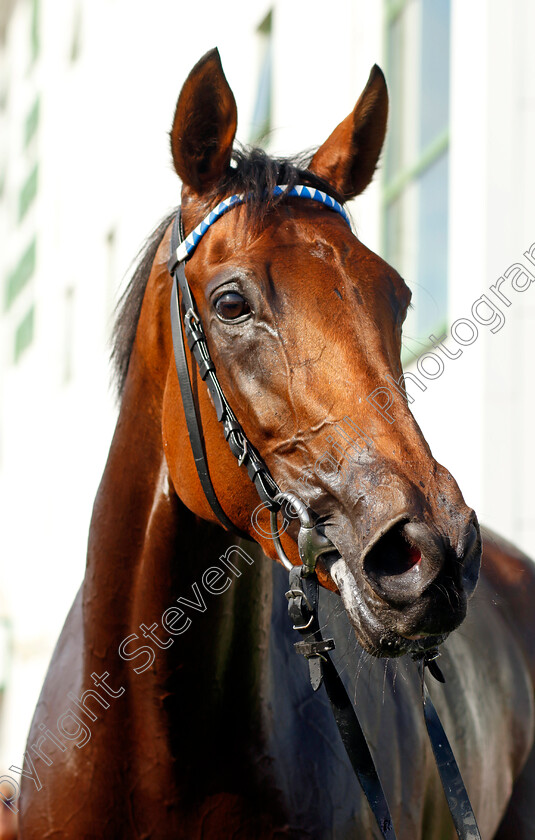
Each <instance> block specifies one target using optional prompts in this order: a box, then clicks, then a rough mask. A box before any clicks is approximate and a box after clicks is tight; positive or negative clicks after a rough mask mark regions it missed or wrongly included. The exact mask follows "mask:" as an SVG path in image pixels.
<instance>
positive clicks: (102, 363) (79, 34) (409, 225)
mask: <svg viewBox="0 0 535 840" xmlns="http://www.w3.org/2000/svg"><path fill="white" fill-rule="evenodd" d="M534 32H535V4H533V3H532V2H530V0H516V2H515V3H510V2H508V0H471V2H470V3H466V2H462V0H376V2H374V3H370V2H365V0H329V2H328V3H325V2H324V0H321V2H320V0H271V2H267V0H242V1H240V0H227V2H225V3H221V2H214V0H205V2H204V3H203V4H202V5H201V4H199V5H198V6H196V5H195V4H193V5H192V4H190V3H187V4H186V3H185V2H181V0H152V2H151V3H150V4H146V3H135V2H134V3H133V2H132V0H0V293H1V297H0V324H1V336H0V406H1V414H0V771H1V772H3V771H4V770H7V768H8V767H9V765H10V764H15V765H18V766H20V761H21V756H22V753H23V751H24V743H25V738H26V733H27V730H28V727H29V723H30V719H31V716H32V712H33V709H34V707H35V704H36V702H37V697H38V693H39V689H40V686H41V683H42V681H43V678H44V675H45V672H46V668H47V665H48V661H49V658H50V655H51V652H52V650H53V646H54V644H55V641H56V638H57V636H58V634H59V632H60V630H61V626H62V623H63V621H64V618H65V615H66V613H67V611H68V609H69V606H70V604H71V602H72V600H73V598H74V595H75V593H76V590H77V589H78V586H79V585H80V583H81V580H82V578H83V573H84V564H85V548H86V540H87V531H88V525H89V519H90V515H91V507H92V502H93V498H94V495H95V492H96V489H97V486H98V482H99V479H100V475H101V473H102V470H103V467H104V464H105V460H106V455H107V450H108V446H109V443H110V440H111V435H112V432H113V428H114V423H115V418H116V406H115V403H114V398H113V391H112V389H111V388H110V385H109V379H110V377H109V366H108V341H109V336H110V330H111V325H112V322H113V308H114V304H115V301H116V299H117V296H118V293H119V292H120V290H121V288H123V286H124V283H125V282H126V281H125V278H126V277H127V275H128V269H129V266H130V264H131V262H132V260H133V259H134V257H135V255H136V253H137V251H138V249H139V247H140V246H141V244H142V242H143V240H144V238H145V237H146V236H147V235H148V233H149V232H150V231H151V230H152V228H153V227H154V226H155V225H156V223H157V222H158V221H159V220H160V218H161V217H162V216H163V215H164V214H165V213H166V212H167V211H168V210H169V209H170V208H172V207H174V206H175V205H176V204H177V203H178V200H179V195H180V190H179V182H178V180H177V177H176V175H175V174H174V173H173V170H172V166H171V162H170V153H169V146H168V131H169V128H170V125H171V120H172V117H173V113H174V107H175V102H176V98H177V95H178V92H179V90H180V87H181V85H182V83H183V81H184V79H185V77H186V75H187V73H188V72H189V70H190V69H191V67H192V66H193V65H194V63H195V62H196V61H197V60H198V59H199V58H200V56H201V55H202V54H203V53H204V52H206V51H207V50H208V49H210V48H211V47H213V46H218V47H219V50H220V53H221V57H222V61H223V66H224V69H225V73H226V75H227V78H228V80H229V82H230V85H231V87H232V89H233V91H234V93H235V96H236V100H237V103H238V113H239V128H238V137H239V139H240V140H241V141H242V142H244V143H250V142H254V143H260V144H262V145H264V146H265V147H266V148H267V149H268V150H269V151H271V152H274V153H282V154H285V153H286V154H287V153H292V152H295V151H300V150H301V149H303V148H309V147H312V146H313V145H317V144H319V143H321V142H322V141H323V140H324V139H325V138H326V137H327V135H328V134H329V133H330V132H331V130H332V129H333V128H334V126H335V125H336V124H337V123H338V122H340V120H341V119H342V118H343V117H345V116H346V114H347V113H349V111H350V110H351V109H352V108H353V105H354V103H355V101H356V99H357V97H358V96H359V94H360V92H361V90H362V88H363V87H364V85H365V83H366V80H367V77H368V73H369V71H370V68H371V66H372V65H373V64H374V63H375V62H377V63H378V64H379V65H380V66H381V67H382V68H383V70H384V71H385V74H386V77H387V82H388V86H389V90H390V97H391V113H390V124H389V139H388V143H387V148H386V151H385V153H384V154H383V158H382V163H381V166H380V169H379V171H378V173H377V175H376V178H375V181H374V183H373V184H372V185H371V187H370V188H369V189H368V191H367V192H366V194H365V195H364V196H362V197H359V198H358V199H357V200H356V201H355V202H353V203H352V206H351V212H352V215H353V218H354V220H355V225H356V229H357V231H358V234H359V236H360V238H361V239H362V240H363V241H364V242H365V243H366V244H367V245H368V246H369V247H371V248H372V249H373V250H375V251H377V252H378V253H380V254H381V255H382V256H383V257H385V258H386V259H387V260H388V261H389V262H391V263H392V264H393V265H394V266H395V267H396V268H397V269H398V270H399V271H400V273H401V274H402V275H403V276H404V278H405V279H406V281H407V283H408V284H409V286H410V287H411V288H412V290H413V295H414V296H413V303H414V309H413V311H412V312H411V314H410V316H409V318H408V321H407V324H406V328H405V337H404V350H403V359H404V364H405V369H406V370H407V371H412V372H413V373H414V374H415V375H417V376H418V378H419V380H420V381H421V382H422V383H423V384H424V387H425V389H426V390H425V391H424V390H422V389H421V388H420V387H418V386H416V385H414V383H413V384H412V386H411V385H410V384H409V388H408V390H409V391H410V393H411V395H412V398H413V399H414V402H413V403H412V409H413V411H414V413H415V415H416V417H417V419H418V421H419V422H420V424H421V426H422V428H423V431H424V434H425V435H426V437H427V439H428V441H429V443H430V445H431V447H432V449H433V452H434V455H435V457H436V458H437V459H438V460H439V461H441V462H442V463H443V464H445V465H446V466H447V467H448V468H449V469H450V470H451V472H452V473H453V474H454V475H455V477H456V478H457V480H458V482H459V484H460V486H461V489H462V490H463V492H464V495H465V498H466V500H467V502H468V503H469V504H471V505H472V506H473V507H474V508H475V509H476V511H477V513H478V515H479V518H480V520H481V521H482V522H483V523H486V524H488V525H490V526H491V527H492V528H493V529H494V530H496V531H498V532H500V533H502V534H503V535H505V536H506V537H508V538H509V539H510V540H512V541H514V542H515V543H516V544H517V545H518V546H520V547H521V548H523V549H524V550H525V551H526V552H528V553H531V554H532V555H533V556H535V482H534V481H533V480H532V475H533V474H534V473H535V444H534V442H533V440H532V425H531V424H532V422H533V420H532V418H533V415H534V411H535V398H534V396H533V381H534V380H535V375H534V374H533V372H532V369H531V368H532V360H533V359H534V357H535V284H534V286H533V287H531V284H529V283H528V281H529V277H527V275H525V278H527V280H525V282H526V285H527V286H528V285H529V286H530V287H528V288H526V290H525V291H523V292H520V291H511V283H510V279H507V278H506V279H505V281H504V285H503V286H502V292H503V293H505V296H506V298H507V299H508V301H509V303H504V302H500V301H499V299H498V298H497V297H496V296H495V295H494V296H493V294H492V293H489V288H490V286H491V285H493V284H496V283H497V282H499V281H500V278H501V277H503V276H504V272H506V271H507V269H508V268H509V267H510V266H512V265H513V264H514V263H519V264H524V265H525V266H526V267H527V268H529V267H530V263H529V261H528V260H527V258H526V257H525V256H523V255H524V252H525V251H527V250H528V249H529V248H530V246H531V245H532V244H533V243H535V203H534V201H533V192H534V188H535V160H534V156H535V51H534V50H533V33H534ZM534 254H535V252H534ZM534 259H535V257H534ZM531 270H532V272H533V274H535V265H531ZM513 273H514V272H513ZM482 294H487V295H488V296H489V299H493V300H494V303H495V304H496V305H497V306H498V307H499V308H500V309H501V311H502V314H503V317H504V319H505V323H504V324H503V326H502V327H501V328H500V329H499V330H498V331H496V332H491V325H489V326H485V325H481V324H478V325H477V326H478V336H477V339H474V340H473V341H472V343H471V344H469V345H468V344H467V345H466V346H463V347H462V355H459V356H458V357H457V358H455V359H453V358H447V357H446V356H445V355H444V354H442V357H441V358H442V361H443V363H444V364H443V370H442V371H440V372H438V371H439V369H440V366H438V365H437V364H436V362H435V363H433V360H432V358H431V357H426V359H427V361H426V362H425V366H424V367H423V368H422V365H424V361H425V360H423V357H422V356H421V354H422V353H425V352H427V351H429V350H433V347H432V344H431V340H430V338H429V336H430V335H434V336H436V337H437V338H438V339H440V338H441V337H442V336H443V335H448V336H449V337H448V339H447V341H446V344H445V346H446V347H447V348H448V349H449V351H450V354H452V355H453V353H454V352H455V351H457V350H458V349H460V347H459V345H458V344H456V343H455V342H454V341H453V339H452V338H451V336H450V328H451V325H452V324H454V323H455V322H457V321H458V319H463V318H469V319H470V320H471V321H472V322H473V323H475V321H474V316H473V315H472V314H471V309H472V305H473V304H474V302H475V301H477V300H478V299H479V298H480V296H481V295H482ZM480 311H481V312H482V313H483V310H480ZM489 320H490V319H489ZM495 324H496V322H495ZM465 327H466V325H465ZM459 334H460V335H462V336H467V335H468V334H467V333H466V332H464V333H462V332H461V331H460V330H459ZM469 337H470V336H469V335H468V338H469ZM438 355H439V357H440V352H439V353H438ZM418 364H420V368H419V367H418ZM433 365H434V366H433ZM421 369H424V370H427V378H424V377H425V376H426V374H425V373H424V374H422V372H421ZM436 374H438V375H436ZM433 376H434V377H435V378H433Z"/></svg>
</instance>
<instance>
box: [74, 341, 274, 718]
mask: <svg viewBox="0 0 535 840" xmlns="http://www.w3.org/2000/svg"><path fill="white" fill-rule="evenodd" d="M140 357H141V354H139V353H138V352H137V351H136V350H134V355H133V357H132V359H131V372H129V376H128V379H127V384H126V388H125V392H124V395H123V399H122V403H121V411H120V416H119V419H118V423H117V428H116V431H115V435H114V438H113V441H112V445H111V449H110V453H109V457H108V461H107V465H106V468H105V472H104V475H103V478H102V482H101V485H100V488H99V491H98V495H97V498H96V501H95V506H94V511H93V517H92V522H91V528H90V536H89V551H88V562H87V570H86V576H85V580H84V585H83V605H84V610H83V612H84V644H85V649H84V683H85V684H86V685H90V684H91V682H90V679H89V678H90V675H91V673H92V672H93V671H94V670H95V667H97V666H98V667H100V668H101V670H104V668H103V667H102V666H103V660H104V667H105V669H106V670H108V671H109V672H110V674H111V675H112V678H113V677H115V679H117V680H119V679H120V680H121V684H123V685H125V684H126V683H128V685H129V686H130V688H129V689H128V691H129V695H130V698H131V699H132V698H136V697H137V698H140V697H141V696H143V700H142V703H143V704H145V703H147V702H148V701H149V700H150V698H151V697H152V698H154V696H155V693H160V696H162V695H161V692H164V693H165V695H166V696H167V697H170V698H171V700H170V702H169V703H168V704H167V707H166V708H167V709H168V713H169V714H170V715H171V716H172V714H171V712H172V711H173V712H174V713H175V716H176V718H177V719H180V720H183V719H184V713H186V714H187V715H188V719H189V720H191V721H192V723H193V722H194V721H195V718H196V717H199V715H200V714H201V713H202V715H203V716H206V714H207V713H208V712H210V711H212V712H215V711H219V712H221V713H223V714H227V713H228V709H227V705H228V704H229V702H230V701H229V699H228V698H229V697H230V696H232V714H234V715H240V714H241V715H242V716H243V717H242V719H243V720H246V719H247V718H248V717H249V719H250V718H251V715H253V716H255V715H256V712H255V709H256V705H255V698H257V697H258V696H260V694H262V691H261V685H260V683H261V682H262V681H263V680H264V678H265V673H266V668H265V665H266V662H267V644H268V629H269V622H270V615H271V588H272V570H271V561H268V560H267V559H266V558H265V557H264V556H263V555H262V553H261V551H260V550H259V549H258V547H257V546H255V545H254V544H252V543H246V542H244V543H243V545H241V546H240V549H241V554H238V553H234V554H233V553H229V552H228V549H229V547H231V546H232V545H238V541H237V539H236V537H233V536H232V535H229V534H227V533H226V532H224V531H223V529H222V528H220V527H219V526H215V525H211V524H209V523H206V522H203V521H202V520H200V519H199V518H198V517H196V516H194V515H193V514H192V513H191V512H190V511H189V510H188V509H187V508H186V507H185V505H184V504H183V503H182V502H181V501H180V499H179V498H178V497H177V495H176V493H175V492H174V489H173V487H172V486H171V483H170V480H169V473H168V468H167V463H166V459H165V455H164V451H163V444H162V433H161V396H162V395H161V394H159V393H156V392H155V385H154V380H153V378H152V377H151V376H150V375H149V373H148V372H146V371H144V365H143V361H142V359H141V358H140ZM184 445H189V444H188V443H187V442H185V443H184ZM225 553H227V558H228V561H230V562H229V563H228V564H227V565H226V566H225V565H224V564H222V563H221V562H220V560H219V558H221V557H222V556H224V555H225ZM247 558H249V559H247ZM209 567H218V568H220V569H221V571H222V572H223V575H222V576H221V577H220V578H219V581H218V587H221V586H222V585H223V583H226V582H229V583H228V588H227V590H226V591H225V592H224V594H219V595H217V594H214V593H213V590H211V589H210V586H208V587H207V586H206V583H205V582H206V580H207V579H206V578H204V577H203V574H204V572H205V571H206V569H207V568H209ZM212 577H213V576H212ZM179 598H182V599H187V601H188V602H189V603H188V604H186V603H185V601H184V600H182V601H180V602H179V603H178V604H177V599H179ZM170 607H175V608H176V607H180V608H181V609H182V610H183V612H184V614H185V617H184V618H183V621H182V624H185V623H186V617H187V618H188V619H190V623H189V625H188V628H187V630H186V631H185V632H184V633H183V634H181V635H178V636H176V637H172V636H171V635H170V634H169V632H166V630H165V629H164V627H163V626H162V616H163V614H164V612H165V610H167V609H168V608H170ZM155 622H156V623H157V625H158V628H157V630H155V632H156V634H157V636H158V638H159V639H160V640H161V641H162V643H166V642H168V641H169V640H170V639H171V640H172V643H171V644H170V645H169V646H168V647H166V648H164V649H162V648H159V647H158V646H157V644H156V643H154V642H152V641H150V640H146V639H144V638H143V633H142V631H141V629H140V625H142V624H143V625H145V627H151V625H153V624H154V623H155ZM132 634H136V636H137V637H138V639H139V641H137V642H132V643H131V646H130V647H129V648H127V650H132V649H133V648H139V647H141V646H142V645H147V644H149V645H150V646H151V647H152V648H153V650H154V651H155V659H154V662H153V663H152V665H151V666H150V668H147V670H146V671H145V672H143V673H141V674H136V673H135V672H134V668H135V667H139V666H140V665H143V663H144V662H145V661H146V659H147V657H143V656H140V657H138V658H137V659H136V660H132V661H125V660H124V659H123V658H121V656H120V655H119V653H118V651H119V646H120V644H121V642H122V641H123V640H124V639H126V638H127V637H128V636H131V635H132ZM238 685H243V686H244V690H243V694H240V698H241V700H240V701H238V703H236V687H237V686H238ZM245 687H246V688H245ZM229 688H230V689H232V688H233V691H230V692H229V690H228V689H229ZM173 698H176V699H177V702H178V698H181V699H180V709H179V711H180V714H179V715H176V711H177V709H176V708H173V707H174V700H173ZM186 707H187V709H186ZM256 711H258V710H256ZM214 719H215V718H214ZM258 722H259V721H258V720H257V721H255V723H258ZM251 725H253V721H252V720H251Z"/></svg>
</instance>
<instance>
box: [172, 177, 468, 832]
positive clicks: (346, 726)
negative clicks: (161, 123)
mask: <svg viewBox="0 0 535 840" xmlns="http://www.w3.org/2000/svg"><path fill="white" fill-rule="evenodd" d="M273 195H274V196H284V198H286V197H288V198H294V197H295V198H306V199H308V200H312V201H316V202H319V203H321V204H323V205H324V206H326V207H328V208H329V209H331V210H333V211H335V212H336V213H339V214H340V215H341V216H342V218H343V219H344V220H345V221H346V223H347V224H348V225H349V227H351V222H350V220H349V217H348V215H347V213H346V211H345V209H344V208H343V207H342V205H341V204H340V203H339V202H338V201H336V199H334V198H333V197H332V196H330V195H328V194H327V193H325V192H322V191H321V190H318V189H315V188H314V187H309V186H304V185H297V186H294V187H288V186H287V185H278V186H276V187H275V188H274V190H273ZM246 200H247V196H246V195H245V194H241V195H232V196H229V197H228V198H226V199H225V200H224V201H222V202H220V203H219V204H218V205H217V207H215V208H214V210H212V211H211V212H210V213H209V214H208V216H206V218H204V219H203V221H202V222H201V223H200V224H199V225H197V227H196V228H195V229H194V230H193V231H192V232H191V233H190V234H189V235H188V236H187V237H186V236H184V230H183V225H182V214H181V210H180V208H179V210H178V213H177V215H176V217H175V220H174V223H173V228H172V232H171V256H170V259H169V262H168V268H169V273H170V274H171V276H172V277H173V286H172V292H171V328H172V335H173V349H174V356H175V364H176V369H177V374H178V380H179V384H180V391H181V395H182V402H183V406H184V413H185V416H186V423H187V428H188V434H189V439H190V444H191V448H192V451H193V457H194V460H195V466H196V468H197V473H198V475H199V479H200V482H201V486H202V488H203V491H204V494H205V496H206V499H207V500H208V502H209V504H210V507H211V508H212V510H213V512H214V513H215V515H216V516H217V518H218V519H219V521H220V522H221V524H222V525H223V526H224V527H225V528H226V529H227V530H231V531H235V532H237V533H238V534H240V536H242V537H244V538H246V539H249V535H248V534H245V533H244V532H242V531H240V530H239V529H238V528H236V526H235V525H233V523H232V522H231V521H230V519H229V518H228V516H227V515H226V513H225V512H224V510H223V509H222V507H221V505H220V503H219V500H218V498H217V495H216V493H215V490H214V487H213V485H212V482H211V479H210V473H209V470H208V465H207V461H206V453H205V449H204V443H203V437H202V431H201V429H202V424H201V420H200V417H199V414H198V411H197V406H196V404H195V400H194V397H193V391H192V387H191V381H190V376H189V371H188V363H187V358H186V348H185V344H184V336H183V333H182V325H183V327H184V334H185V336H186V340H187V342H188V347H189V349H190V352H191V354H192V356H193V358H194V359H195V361H196V363H197V367H198V369H199V373H200V376H201V379H202V380H203V382H205V383H206V386H207V388H208V391H209V393H210V395H211V397H212V400H213V403H214V407H215V410H216V414H217V419H218V421H219V422H220V423H222V424H223V430H224V434H225V440H226V441H227V443H228V445H229V447H230V451H231V452H232V454H233V455H234V457H235V458H236V459H237V461H238V464H239V466H240V467H242V466H243V467H245V468H246V469H247V472H248V475H249V478H250V479H251V481H252V482H253V483H254V485H255V487H256V490H257V493H258V495H259V497H260V499H261V501H262V503H263V506H264V507H265V508H266V509H267V510H269V512H270V527H271V535H272V539H273V542H274V544H275V548H276V551H277V554H278V556H279V559H280V560H281V562H282V564H283V566H284V567H285V568H286V569H287V571H289V573H290V586H289V591H288V592H287V593H286V597H287V599H288V604H289V606H288V611H289V615H290V619H291V621H292V624H293V628H294V630H298V631H299V633H300V634H301V635H302V636H303V641H301V642H297V643H296V644H295V648H296V650H297V652H298V653H301V654H303V655H304V656H305V657H306V659H307V660H308V664H309V669H310V681H311V683H312V687H313V689H314V691H317V689H318V688H319V687H320V686H321V684H322V683H323V684H324V685H325V689H326V691H327V695H328V697H329V700H330V702H331V707H332V710H333V714H334V718H335V721H336V724H337V726H338V729H339V731H340V735H341V737H342V741H343V743H344V746H345V749H346V751H347V754H348V756H349V759H350V762H351V764H352V766H353V769H354V771H355V774H356V776H357V778H358V780H359V782H360V785H361V787H362V789H363V791H364V794H365V796H366V798H367V800H368V803H369V805H370V808H371V810H372V812H373V814H374V817H375V819H376V821H377V825H378V826H379V830H380V832H381V836H382V837H384V838H387V839H388V840H396V836H395V833H394V827H393V823H392V818H391V816H390V811H389V808H388V804H387V802H386V798H385V795H384V792H383V788H382V786H381V782H380V780H379V776H378V775H377V771H376V769H375V765H374V762H373V758H372V756H371V753H370V750H369V747H368V744H367V742H366V738H365V736H364V733H363V731H362V728H361V726H360V723H359V720H358V718H357V715H356V713H355V710H354V708H353V704H352V703H351V700H350V699H349V696H348V694H347V691H346V689H345V687H344V684H343V682H342V680H341V678H340V676H339V674H338V672H337V671H336V668H335V666H334V664H333V662H332V660H331V659H330V657H329V654H328V651H329V650H332V649H333V648H334V647H335V644H334V640H333V639H323V638H322V635H321V630H320V625H319V620H318V601H319V583H318V579H317V576H316V573H315V570H316V563H317V560H318V558H319V557H320V556H321V555H322V554H328V553H331V552H335V551H336V548H335V546H334V545H333V543H332V542H331V541H330V540H329V539H328V537H326V535H325V534H324V532H323V529H322V527H321V525H319V524H318V522H317V516H316V515H315V514H314V513H313V511H311V510H310V509H309V508H308V507H307V505H306V504H305V503H304V502H303V501H302V500H301V499H300V498H299V497H298V496H296V495H295V494H294V493H293V492H288V491H282V490H281V489H280V487H279V486H278V484H277V482H276V481H275V479H274V478H273V476H272V475H271V473H270V471H269V469H268V467H267V465H266V463H265V462H264V460H263V459H262V457H261V455H260V454H259V452H258V451H257V450H256V449H255V447H254V446H253V445H252V443H251V442H250V440H249V439H248V438H247V435H246V434H245V432H244V431H243V429H242V427H241V425H240V423H239V422H238V420H237V418H236V416H235V414H234V412H233V411H232V408H231V407H230V405H229V403H228V401H227V399H226V397H225V394H224V393H223V389H222V388H221V385H220V383H219V380H218V378H217V374H216V370H215V366H214V363H213V361H212V359H211V357H210V352H209V349H208V344H207V341H206V334H205V332H204V328H203V325H202V321H201V319H200V317H199V314H198V311H197V308H196V305H195V300H194V298H193V294H192V292H191V289H190V286H189V283H188V281H187V279H186V272H185V262H186V260H188V259H190V258H191V256H192V255H193V253H194V251H195V249H196V247H197V245H198V244H199V242H200V240H201V239H202V237H203V236H204V234H205V233H206V231H207V230H208V229H209V228H210V226H211V225H213V224H214V222H216V221H217V220H218V219H220V218H221V216H222V215H223V214H224V213H227V212H228V211H229V210H231V209H232V208H233V207H236V206H239V205H240V204H244V203H245V202H246ZM180 296H181V297H182V306H181V304H180ZM284 506H286V508H285V507H284ZM287 506H289V508H290V509H291V510H293V511H294V514H295V515H296V516H297V518H298V519H299V523H300V528H299V534H298V537H297V546H298V550H299V557H300V559H301V563H302V565H301V566H294V565H293V564H292V563H291V562H290V560H289V559H288V557H287V556H286V553H285V551H284V548H283V546H282V544H281V541H280V537H279V531H278V527H277V515H278V513H279V511H281V510H282V511H283V515H284V514H285V511H286V515H288V507H287ZM438 655H439V654H438V650H429V651H426V652H425V653H423V654H419V655H418V657H417V658H418V659H419V672H420V679H421V685H422V702H423V710H424V717H425V722H426V726H427V731H428V734H429V738H430V741H431V746H432V748H433V752H434V755H435V759H436V762H437V767H438V770H439V773H440V777H441V781H442V785H443V788H444V793H445V794H446V799H447V802H448V807H449V809H450V813H451V816H452V819H453V822H454V825H455V829H456V832H457V836H458V837H459V838H460V840H481V835H480V833H479V829H478V827H477V823H476V819H475V816H474V813H473V810H472V806H471V804H470V800H469V798H468V794H467V792H466V789H465V786H464V783H463V780H462V777H461V774H460V772H459V768H458V766H457V763H456V761H455V757H454V755H453V752H452V750H451V747H450V745H449V742H448V739H447V737H446V734H445V732H444V729H443V727H442V724H441V723H440V720H439V718H438V715H437V712H436V710H435V707H434V705H433V703H432V701H431V698H430V696H429V693H428V691H427V687H426V685H425V681H424V675H425V668H426V666H428V667H429V670H430V672H431V673H432V674H433V675H434V676H435V677H436V678H437V679H438V680H439V681H441V682H443V681H444V677H443V676H442V673H441V671H440V668H439V667H438V665H437V664H436V662H435V661H434V660H435V659H436V657H437V656H438ZM415 658H416V657H415Z"/></svg>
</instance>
